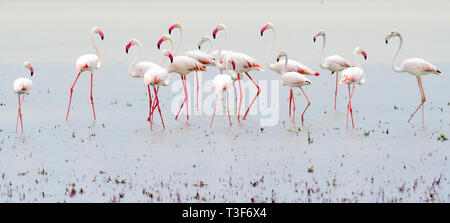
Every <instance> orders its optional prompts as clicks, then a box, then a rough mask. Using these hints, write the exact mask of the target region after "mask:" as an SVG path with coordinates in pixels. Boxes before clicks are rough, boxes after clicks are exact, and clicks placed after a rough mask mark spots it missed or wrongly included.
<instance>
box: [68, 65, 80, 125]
mask: <svg viewBox="0 0 450 223" xmlns="http://www.w3.org/2000/svg"><path fill="white" fill-rule="evenodd" d="M80 74H81V72H80V73H78V76H77V78H76V79H75V82H73V85H72V87H71V88H70V99H69V108H68V109H67V115H66V121H67V119H68V118H69V111H70V104H71V103H72V93H73V87H75V84H76V83H77V80H78V78H79V77H80Z"/></svg>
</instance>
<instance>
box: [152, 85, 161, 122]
mask: <svg viewBox="0 0 450 223" xmlns="http://www.w3.org/2000/svg"><path fill="white" fill-rule="evenodd" d="M154 89H155V86H153V90H154ZM158 90H159V88H158V89H156V91H158ZM156 102H157V101H156V95H155V100H154V101H153V105H152V116H151V118H150V119H151V122H152V124H153V115H154V114H155V113H154V112H155V109H156V106H157V105H156ZM158 103H159V98H158Z"/></svg>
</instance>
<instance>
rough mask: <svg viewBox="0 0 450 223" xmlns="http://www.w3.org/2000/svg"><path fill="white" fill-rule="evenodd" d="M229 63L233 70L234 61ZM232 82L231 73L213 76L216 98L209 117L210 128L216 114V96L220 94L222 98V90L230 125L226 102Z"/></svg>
mask: <svg viewBox="0 0 450 223" xmlns="http://www.w3.org/2000/svg"><path fill="white" fill-rule="evenodd" d="M229 60H230V59H229V58H228V60H227V62H226V66H228V64H229ZM231 63H232V65H233V70H234V69H235V63H234V62H231ZM226 70H227V71H228V67H227V69H226ZM232 84H233V80H232V77H231V75H229V73H228V74H219V75H217V76H216V77H215V78H214V80H213V86H214V89H215V93H216V100H215V103H214V113H213V115H212V118H211V124H210V125H209V127H210V128H211V127H212V123H213V121H214V115H215V114H216V106H217V96H218V95H221V96H222V99H223V93H224V91H227V113H228V120H229V121H230V126H231V117H230V109H229V102H228V101H229V99H228V98H229V95H228V89H229V88H230V87H231V85H232ZM222 101H223V100H222ZM222 104H223V103H222Z"/></svg>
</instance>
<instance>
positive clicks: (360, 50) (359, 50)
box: [354, 47, 367, 60]
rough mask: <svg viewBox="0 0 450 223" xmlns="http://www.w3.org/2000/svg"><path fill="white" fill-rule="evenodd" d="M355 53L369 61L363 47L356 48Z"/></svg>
mask: <svg viewBox="0 0 450 223" xmlns="http://www.w3.org/2000/svg"><path fill="white" fill-rule="evenodd" d="M354 53H355V54H358V53H359V54H361V55H363V57H364V60H367V53H366V51H364V50H363V49H361V47H356V48H355V51H354Z"/></svg>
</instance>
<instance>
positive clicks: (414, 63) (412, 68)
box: [385, 31, 442, 126]
mask: <svg viewBox="0 0 450 223" xmlns="http://www.w3.org/2000/svg"><path fill="white" fill-rule="evenodd" d="M395 36H396V37H398V38H399V39H400V44H399V45H398V49H397V51H396V52H395V54H394V58H393V59H392V69H393V70H394V71H395V72H398V73H401V72H408V73H410V74H412V75H414V76H416V78H417V83H418V84H419V91H420V96H421V102H420V104H419V106H418V107H417V108H416V110H415V111H414V112H413V113H412V114H411V117H410V118H409V119H408V123H409V122H410V121H411V119H412V118H413V117H414V115H415V114H416V112H417V111H418V110H419V108H420V107H422V126H424V125H425V121H424V120H425V118H424V116H425V112H424V103H425V101H426V98H425V92H424V91H423V86H422V75H426V74H437V75H442V73H441V71H439V69H438V68H437V67H436V66H434V65H432V64H431V63H430V62H428V61H426V60H424V59H420V58H410V59H406V60H404V61H403V62H402V64H401V65H400V67H397V66H395V59H397V55H398V52H399V51H400V49H401V48H402V44H403V38H402V35H400V33H399V32H396V31H392V32H391V33H389V35H387V36H386V38H385V41H386V44H388V40H389V39H390V38H392V37H395Z"/></svg>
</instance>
